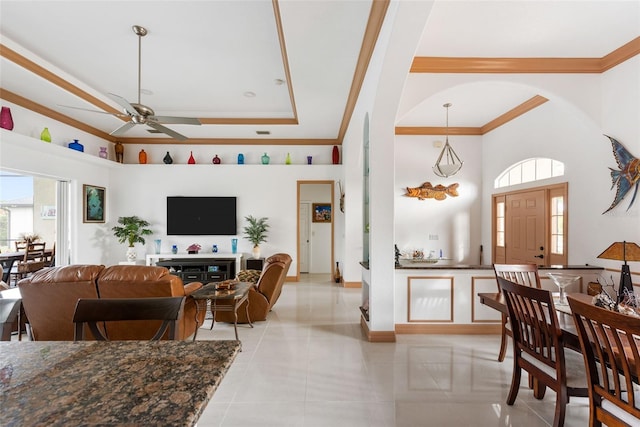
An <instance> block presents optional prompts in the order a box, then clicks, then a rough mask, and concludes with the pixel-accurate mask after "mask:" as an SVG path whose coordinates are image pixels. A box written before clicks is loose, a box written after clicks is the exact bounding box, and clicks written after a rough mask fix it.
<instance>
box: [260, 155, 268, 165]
mask: <svg viewBox="0 0 640 427" xmlns="http://www.w3.org/2000/svg"><path fill="white" fill-rule="evenodd" d="M262 164H263V165H268V164H269V156H268V155H267V153H264V154H263V155H262Z"/></svg>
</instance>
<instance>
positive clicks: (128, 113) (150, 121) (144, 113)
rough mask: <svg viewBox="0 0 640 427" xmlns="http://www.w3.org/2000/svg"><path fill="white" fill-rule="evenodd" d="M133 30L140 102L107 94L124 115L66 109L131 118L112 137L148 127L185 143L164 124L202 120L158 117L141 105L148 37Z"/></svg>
mask: <svg viewBox="0 0 640 427" xmlns="http://www.w3.org/2000/svg"><path fill="white" fill-rule="evenodd" d="M131 28H132V29H133V32H134V33H135V34H136V35H137V36H138V102H137V103H130V102H129V101H127V100H126V99H124V98H123V97H121V96H118V95H115V94H113V93H109V94H107V96H108V97H109V98H111V99H112V100H114V101H115V102H117V103H118V104H119V105H120V106H121V107H122V108H123V112H124V114H116V113H109V112H106V111H97V110H88V109H86V108H78V107H71V106H67V105H65V106H64V107H67V108H75V109H77V110H85V111H91V112H94V113H103V114H110V115H113V116H117V117H129V118H130V120H129V121H128V122H127V123H125V124H123V125H122V126H120V127H119V128H118V129H116V130H114V131H113V132H111V133H110V135H113V136H120V135H124V133H125V132H127V131H128V130H129V129H131V128H132V127H134V126H135V125H147V126H149V127H151V128H152V129H153V130H151V129H150V130H149V132H152V133H165V134H167V135H169V136H170V137H172V138H175V139H179V140H181V141H184V140H186V139H188V138H187V137H186V136H184V135H182V134H180V133H178V132H176V131H174V130H172V129H169V128H168V127H166V126H163V125H162V124H163V123H171V124H183V125H200V124H201V123H200V120H198V119H197V118H195V117H174V116H156V115H155V112H154V111H153V110H152V109H151V107H148V106H146V105H144V104H141V103H140V92H141V90H140V80H141V78H140V75H141V68H142V66H141V55H142V37H144V36H146V35H147V29H146V28H144V27H141V26H139V25H134V26H133V27H131Z"/></svg>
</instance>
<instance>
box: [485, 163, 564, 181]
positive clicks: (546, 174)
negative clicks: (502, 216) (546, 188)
mask: <svg viewBox="0 0 640 427" xmlns="http://www.w3.org/2000/svg"><path fill="white" fill-rule="evenodd" d="M562 175H564V163H562V162H559V161H557V160H553V159H547V158H542V157H538V158H535V159H526V160H523V161H521V162H518V163H515V164H514V165H512V166H510V167H508V168H507V169H506V170H505V171H504V172H502V173H501V174H500V175H499V176H498V177H497V178H496V180H495V181H494V184H493V186H494V188H503V187H508V186H510V185H516V184H523V183H525V182H532V181H539V180H541V179H547V178H551V177H555V176H562Z"/></svg>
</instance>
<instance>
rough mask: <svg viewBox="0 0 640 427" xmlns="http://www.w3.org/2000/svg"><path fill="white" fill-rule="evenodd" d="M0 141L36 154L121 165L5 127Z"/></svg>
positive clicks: (102, 164) (3, 144)
mask: <svg viewBox="0 0 640 427" xmlns="http://www.w3.org/2000/svg"><path fill="white" fill-rule="evenodd" d="M0 142H2V146H3V147H4V146H9V147H17V148H20V149H27V150H31V151H33V152H34V153H37V155H38V156H42V155H43V154H44V155H47V156H56V157H63V158H65V159H72V160H77V161H79V162H84V163H87V162H89V163H94V164H99V165H101V166H104V167H111V168H120V167H122V166H123V165H122V163H118V162H114V161H113V160H109V159H103V158H101V157H98V156H94V155H91V154H89V153H85V152H83V151H77V150H72V149H71V148H68V147H63V146H61V145H57V144H55V143H51V142H44V141H41V140H39V139H37V138H33V137H30V136H26V135H21V134H19V133H15V132H12V131H9V130H6V129H0Z"/></svg>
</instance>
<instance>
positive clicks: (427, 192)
mask: <svg viewBox="0 0 640 427" xmlns="http://www.w3.org/2000/svg"><path fill="white" fill-rule="evenodd" d="M458 185H460V184H458V183H457V182H456V183H455V184H451V185H449V186H447V187H445V186H444V185H442V184H438V185H436V186H433V185H431V183H430V182H425V183H424V184H422V186H421V187H407V193H406V194H405V196H407V197H417V198H418V200H424V199H436V200H444V199H446V198H447V196H449V197H458Z"/></svg>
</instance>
